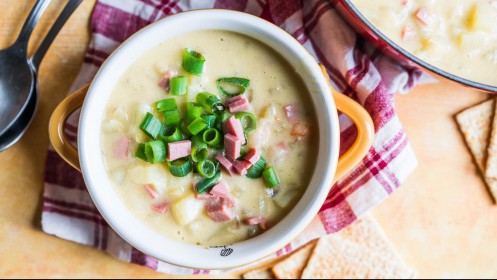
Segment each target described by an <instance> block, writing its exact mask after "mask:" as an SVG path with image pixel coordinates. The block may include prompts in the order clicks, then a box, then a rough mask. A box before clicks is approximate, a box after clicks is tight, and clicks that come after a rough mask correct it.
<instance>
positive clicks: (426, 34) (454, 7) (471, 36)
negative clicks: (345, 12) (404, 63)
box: [352, 0, 497, 86]
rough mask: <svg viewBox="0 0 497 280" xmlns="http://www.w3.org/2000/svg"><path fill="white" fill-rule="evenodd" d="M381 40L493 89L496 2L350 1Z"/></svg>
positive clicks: (495, 80) (496, 55) (496, 51)
mask: <svg viewBox="0 0 497 280" xmlns="http://www.w3.org/2000/svg"><path fill="white" fill-rule="evenodd" d="M352 2H353V4H354V5H355V6H356V7H357V8H358V9H359V11H360V12H361V13H362V14H363V15H364V16H365V17H366V18H367V19H368V20H369V21H370V22H372V23H373V24H374V25H375V26H376V27H377V28H378V29H379V30H380V31H381V32H382V33H383V34H385V35H386V36H388V37H389V38H390V39H391V40H393V41H394V42H395V43H396V44H398V45H400V46H401V47H403V48H404V49H406V50H407V51H409V52H411V53H412V54H414V55H416V56H418V57H419V58H421V59H423V60H425V61H427V62H428V63H430V64H432V65H434V66H436V67H438V68H441V69H442V70H445V71H447V72H449V73H452V74H455V75H458V76H460V77H463V78H466V79H469V80H473V81H476V82H480V83H484V84H488V85H493V86H497V76H496V75H495V73H496V71H497V1H489V0H451V1H447V0H394V1H392V0H374V1H373V0H352Z"/></svg>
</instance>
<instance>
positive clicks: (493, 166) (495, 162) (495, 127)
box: [485, 106, 497, 180]
mask: <svg viewBox="0 0 497 280" xmlns="http://www.w3.org/2000/svg"><path fill="white" fill-rule="evenodd" d="M496 110H497V106H495V109H494V117H493V120H492V130H491V132H490V139H489V142H488V148H487V164H486V167H485V177H487V178H488V179H490V180H497V114H496Z"/></svg>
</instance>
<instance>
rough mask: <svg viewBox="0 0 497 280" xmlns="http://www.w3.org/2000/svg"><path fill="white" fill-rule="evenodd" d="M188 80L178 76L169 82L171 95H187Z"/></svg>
mask: <svg viewBox="0 0 497 280" xmlns="http://www.w3.org/2000/svg"><path fill="white" fill-rule="evenodd" d="M187 83H188V79H187V78H186V77H185V76H178V77H174V78H171V79H170V80H169V87H170V90H169V93H170V94H172V95H183V94H185V93H186V85H187Z"/></svg>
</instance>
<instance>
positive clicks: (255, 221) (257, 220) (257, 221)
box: [245, 217, 269, 230]
mask: <svg viewBox="0 0 497 280" xmlns="http://www.w3.org/2000/svg"><path fill="white" fill-rule="evenodd" d="M245 224H247V225H251V226H253V225H259V226H260V227H261V229H263V230H266V229H268V227H269V226H268V222H267V219H266V218H264V217H252V218H248V219H246V220H245Z"/></svg>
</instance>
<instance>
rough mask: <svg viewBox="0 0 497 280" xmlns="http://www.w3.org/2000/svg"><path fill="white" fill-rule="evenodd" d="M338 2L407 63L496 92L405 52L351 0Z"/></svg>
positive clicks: (467, 84) (486, 85)
mask: <svg viewBox="0 0 497 280" xmlns="http://www.w3.org/2000/svg"><path fill="white" fill-rule="evenodd" d="M339 2H342V3H344V4H345V5H346V6H347V8H348V9H349V10H350V11H352V12H353V13H354V15H355V16H356V17H357V18H358V19H359V20H360V21H361V22H362V24H364V25H366V27H367V28H368V29H370V30H371V31H372V32H373V33H374V34H375V35H376V36H378V37H379V38H380V39H381V40H382V41H383V42H385V43H386V44H387V45H388V46H389V47H391V48H393V49H394V50H395V51H396V52H397V53H399V54H400V55H402V56H404V57H405V58H407V59H408V60H409V61H412V62H414V63H415V64H417V65H418V66H421V67H422V68H424V69H426V70H428V71H430V72H432V73H435V74H436V75H439V76H441V77H443V78H445V79H448V80H451V81H453V82H456V83H458V84H462V85H465V86H468V87H472V88H475V89H478V90H482V91H486V92H493V93H495V92H497V86H492V85H488V84H484V83H480V82H476V81H472V80H469V79H466V78H463V77H461V76H458V75H455V74H452V73H450V72H448V71H445V70H442V69H440V68H438V67H436V66H434V65H432V64H430V63H428V62H427V61H425V60H422V59H420V58H418V57H417V56H415V55H414V54H412V53H411V52H409V51H407V50H406V49H404V48H403V47H401V46H400V45H398V44H397V43H395V42H394V41H392V40H391V39H390V38H389V37H388V36H386V35H385V34H383V33H382V32H381V31H380V30H379V29H378V28H377V27H376V26H375V25H374V24H373V23H372V22H370V21H369V20H368V19H367V18H366V16H365V15H364V14H363V13H362V12H361V11H360V9H359V8H357V7H356V6H355V5H354V3H352V0H340V1H339Z"/></svg>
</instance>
